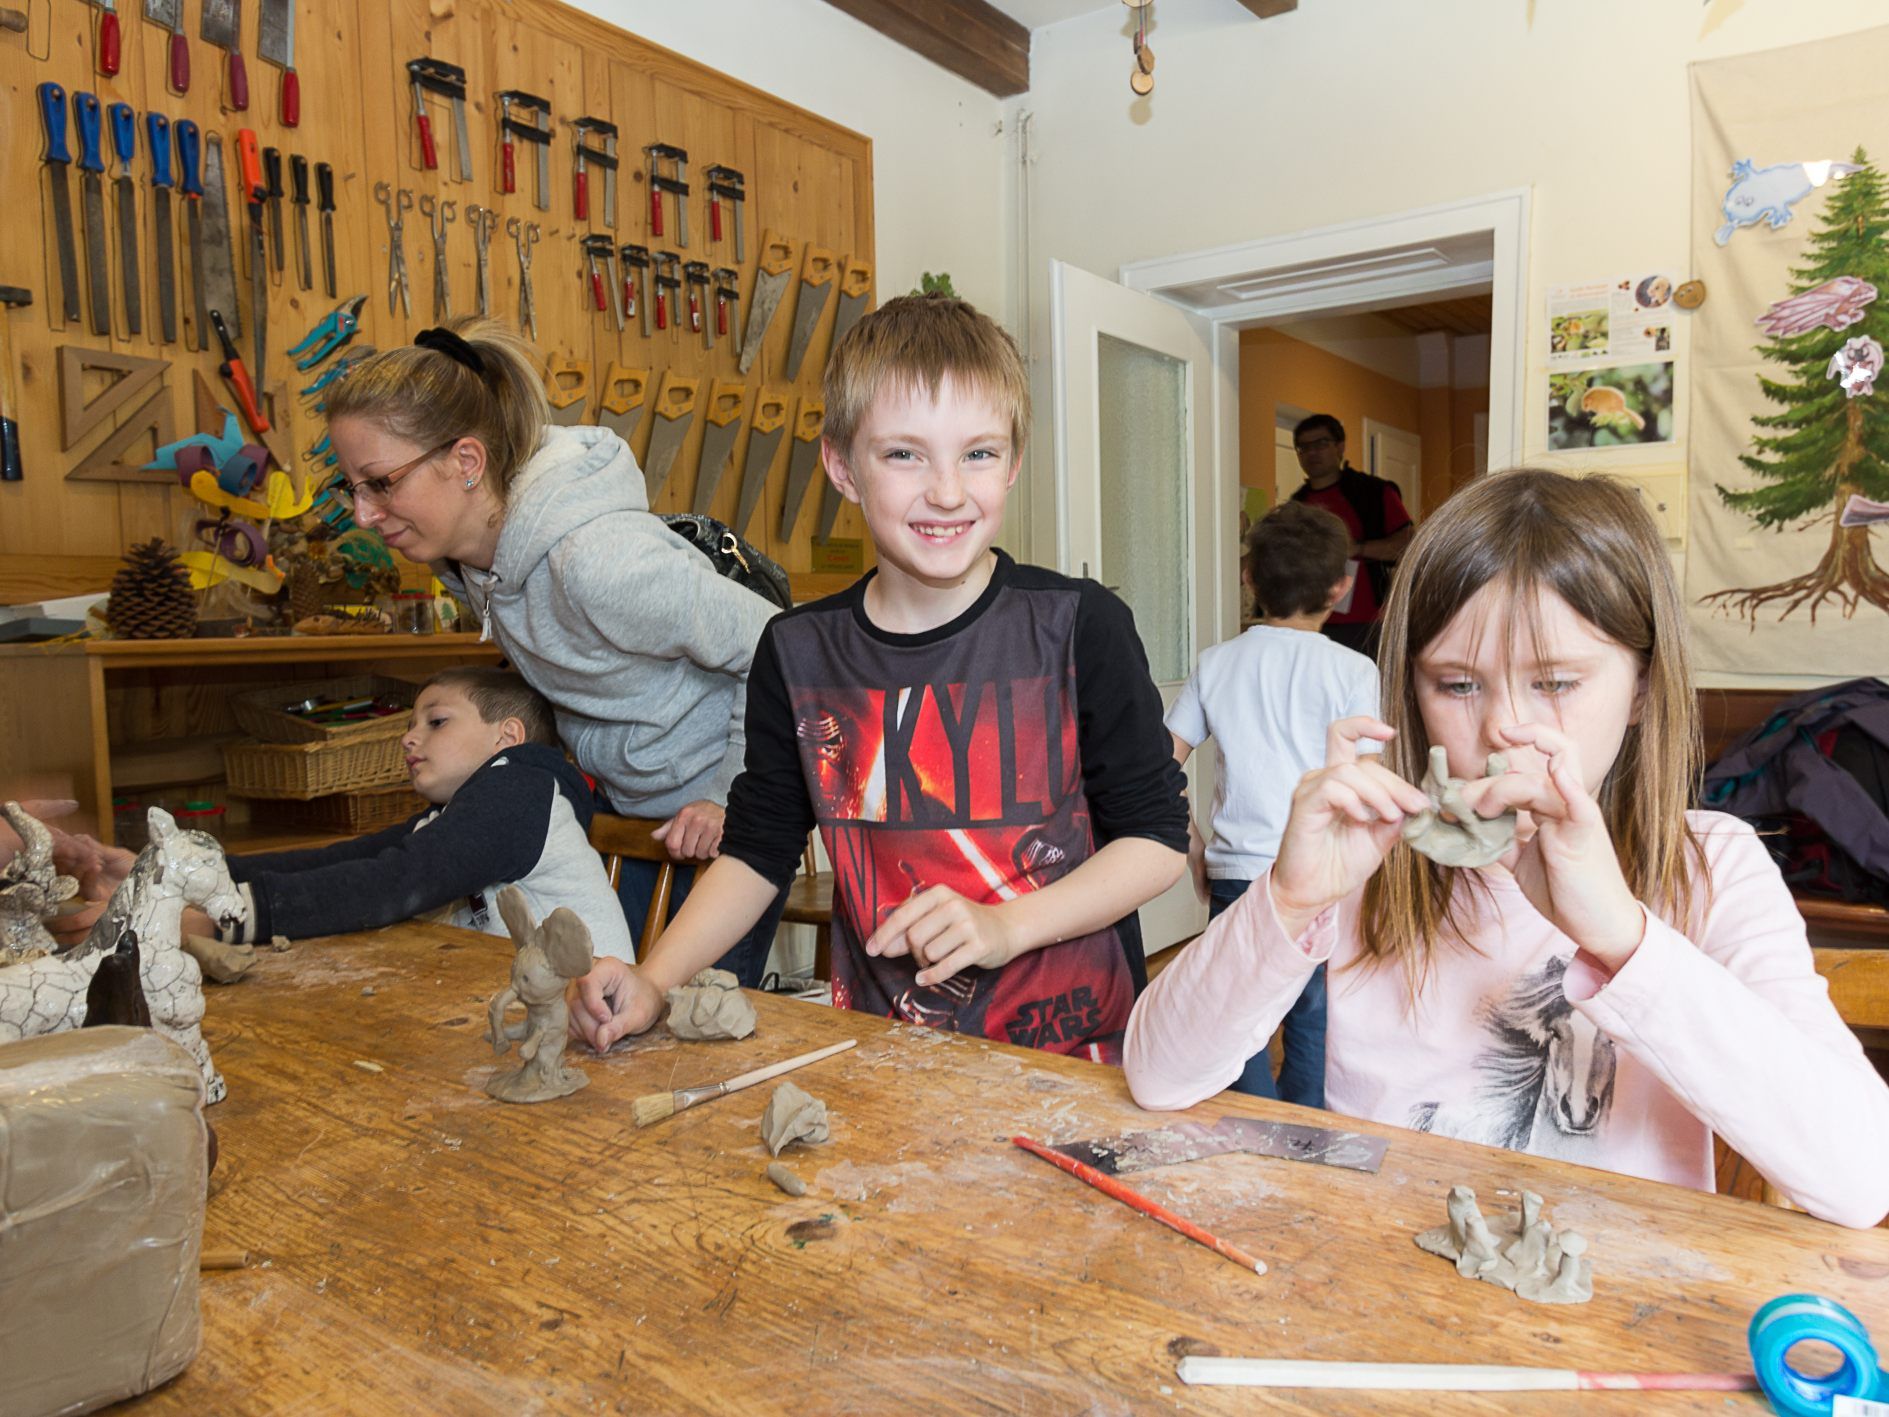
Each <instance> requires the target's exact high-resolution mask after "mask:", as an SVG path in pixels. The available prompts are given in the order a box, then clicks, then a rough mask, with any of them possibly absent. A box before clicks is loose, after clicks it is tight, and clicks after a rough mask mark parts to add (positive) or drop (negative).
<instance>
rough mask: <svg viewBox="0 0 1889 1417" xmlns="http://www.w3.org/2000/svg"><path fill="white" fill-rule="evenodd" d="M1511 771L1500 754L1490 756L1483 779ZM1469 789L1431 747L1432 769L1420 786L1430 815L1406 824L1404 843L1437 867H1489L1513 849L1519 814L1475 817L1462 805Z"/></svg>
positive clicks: (1442, 752) (1445, 753) (1445, 756)
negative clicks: (1425, 795) (1426, 800)
mask: <svg viewBox="0 0 1889 1417" xmlns="http://www.w3.org/2000/svg"><path fill="white" fill-rule="evenodd" d="M1508 770H1509V763H1508V759H1507V758H1505V757H1503V756H1502V755H1501V754H1500V753H1491V754H1489V762H1488V766H1487V769H1486V771H1485V773H1484V775H1485V776H1487V777H1497V776H1500V775H1501V774H1502V773H1505V772H1507V771H1508ZM1468 785H1469V779H1468V778H1462V777H1451V776H1450V755H1449V752H1448V751H1447V750H1446V749H1444V748H1442V747H1440V746H1438V747H1432V748H1431V749H1430V770H1429V771H1428V772H1426V773H1425V774H1424V775H1423V781H1422V782H1420V783H1418V784H1417V786H1419V787H1421V788H1422V789H1423V791H1424V792H1425V793H1426V794H1428V796H1429V798H1430V810H1428V811H1425V812H1419V813H1417V815H1416V816H1414V817H1412V818H1411V819H1410V820H1409V821H1407V822H1405V823H1404V840H1405V841H1407V842H1409V843H1410V849H1411V850H1412V851H1416V852H1420V853H1421V854H1422V855H1425V856H1427V857H1429V858H1430V859H1431V860H1432V861H1434V862H1436V863H1437V865H1439V866H1487V865H1489V864H1490V863H1491V862H1492V861H1495V860H1496V859H1498V858H1499V857H1500V856H1501V855H1502V853H1503V852H1505V851H1507V850H1508V849H1509V847H1510V845H1512V844H1513V843H1514V841H1515V813H1513V812H1504V813H1503V814H1502V815H1501V816H1499V817H1480V816H1477V815H1476V813H1475V811H1474V810H1472V809H1471V808H1470V807H1469V806H1467V805H1466V804H1465V803H1464V801H1463V789H1464V788H1465V787H1467V786H1468Z"/></svg>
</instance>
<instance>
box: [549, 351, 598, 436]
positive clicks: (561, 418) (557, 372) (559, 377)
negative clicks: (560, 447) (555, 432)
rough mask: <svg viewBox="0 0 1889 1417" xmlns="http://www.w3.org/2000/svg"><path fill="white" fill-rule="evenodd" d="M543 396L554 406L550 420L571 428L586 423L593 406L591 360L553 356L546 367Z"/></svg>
mask: <svg viewBox="0 0 1889 1417" xmlns="http://www.w3.org/2000/svg"><path fill="white" fill-rule="evenodd" d="M544 396H545V398H546V399H547V400H548V401H549V402H550V404H551V421H552V422H553V423H558V424H562V425H563V426H564V427H566V428H569V427H572V426H574V425H576V424H579V423H582V422H583V421H584V410H585V409H586V408H587V407H589V404H590V361H589V360H587V359H567V358H565V357H564V355H563V354H561V353H554V354H552V355H551V356H550V357H549V358H548V359H547V360H546V361H545V367H544Z"/></svg>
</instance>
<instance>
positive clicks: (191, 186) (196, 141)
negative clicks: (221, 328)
mask: <svg viewBox="0 0 1889 1417" xmlns="http://www.w3.org/2000/svg"><path fill="white" fill-rule="evenodd" d="M172 132H174V133H175V134H176V136H177V190H178V191H180V192H182V193H183V194H184V224H185V226H186V227H187V228H188V229H189V232H190V279H191V281H192V282H193V283H194V284H195V286H196V289H195V290H193V291H192V292H191V295H192V297H193V308H194V309H195V311H196V324H195V327H194V328H195V330H196V346H195V347H196V348H198V349H207V348H208V347H209V341H210V302H209V299H208V290H209V287H208V286H206V285H205V284H204V274H203V134H202V132H201V131H199V129H198V128H197V125H196V124H195V123H193V122H191V121H190V120H189V119H188V118H179V119H178V120H177V122H176V123H175V124H173V125H172Z"/></svg>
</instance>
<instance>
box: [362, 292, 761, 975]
mask: <svg viewBox="0 0 1889 1417" xmlns="http://www.w3.org/2000/svg"><path fill="white" fill-rule="evenodd" d="M328 427H329V433H330V436H331V438H332V440H333V447H334V450H335V453H336V455H337V458H338V460H339V464H340V469H341V475H342V476H343V477H344V478H345V479H346V480H347V483H348V486H349V488H350V490H351V491H352V492H353V494H354V505H355V510H354V518H355V520H356V521H357V522H358V523H360V525H362V526H364V527H369V528H371V529H373V530H375V531H377V532H379V533H380V535H381V538H382V539H383V540H384V541H385V542H386V543H387V545H388V546H390V547H392V548H393V549H394V550H396V551H398V552H399V553H400V554H401V555H403V556H405V557H406V558H407V559H408V560H410V561H423V562H429V563H431V564H432V566H433V568H434V570H435V572H436V573H437V574H438V575H439V576H440V579H441V580H443V581H444V582H445V583H446V584H447V586H448V587H449V588H450V589H452V590H453V591H454V593H455V594H458V595H460V596H461V598H462V599H464V600H466V601H467V602H468V603H469V604H471V606H472V607H473V609H474V610H475V611H477V612H478V614H479V616H480V618H481V620H482V621H483V622H484V630H483V632H482V633H483V635H484V636H485V637H486V638H488V639H493V640H496V641H497V642H498V644H499V646H500V647H501V648H502V649H503V650H504V651H505V655H506V657H507V658H508V659H509V660H510V661H511V662H512V664H513V665H514V666H515V667H516V668H517V669H518V670H519V672H520V673H522V674H523V675H524V676H525V678H526V680H527V681H529V682H530V684H531V685H532V687H533V688H535V689H537V690H538V692H540V693H541V694H543V695H544V696H545V697H546V698H547V699H549V700H550V701H551V703H552V705H553V707H554V708H555V709H556V711H557V723H558V731H559V734H560V736H561V737H562V738H563V740H564V744H565V746H566V747H567V748H569V749H570V752H571V754H572V756H573V757H575V758H576V760H577V765H578V766H579V767H580V768H582V769H583V770H584V771H585V772H587V773H589V774H590V775H591V776H592V777H594V778H595V779H596V780H597V783H598V787H599V790H600V791H601V792H602V794H603V796H604V798H605V799H606V801H607V802H608V804H609V806H610V809H611V810H612V811H615V812H618V813H621V814H622V815H624V816H631V817H656V818H661V819H663V821H664V825H663V827H662V829H661V831H660V832H659V833H658V835H659V836H660V837H661V839H662V841H663V843H664V845H665V846H667V847H668V849H669V851H670V853H671V854H672V855H673V856H674V857H676V858H677V859H678V860H704V859H707V858H709V857H712V856H714V855H715V854H716V851H717V849H718V846H719V843H720V841H721V828H722V812H723V806H724V804H725V803H726V802H727V800H728V786H729V784H730V783H731V782H732V781H733V780H734V778H735V775H736V774H737V773H738V772H739V771H740V770H741V765H742V759H743V756H744V753H745V750H746V736H745V733H744V731H743V718H744V715H745V711H746V704H747V678H748V669H749V666H750V664H751V663H752V661H753V657H754V648H755V644H756V642H757V641H758V640H759V639H760V635H761V627H762V626H763V625H764V624H766V623H767V620H768V618H769V617H770V616H771V615H773V613H774V607H773V606H772V605H770V604H769V603H768V602H767V601H765V600H763V599H762V598H761V597H760V596H758V595H756V594H755V593H754V592H753V591H750V590H748V589H746V588H744V587H742V586H740V585H737V584H736V583H735V582H733V581H731V580H726V579H724V578H723V577H721V576H719V575H717V574H716V573H715V570H714V568H713V567H712V566H711V564H710V563H709V561H708V559H707V558H706V557H704V556H703V555H702V554H701V552H699V551H698V550H696V549H695V548H694V547H692V546H690V545H689V544H688V543H686V542H684V541H683V540H682V539H681V538H680V537H678V536H676V535H675V534H674V533H673V532H671V531H670V530H669V529H668V528H667V527H666V526H665V525H664V524H663V522H662V520H661V519H660V518H659V517H657V516H655V515H653V514H652V513H651V512H650V510H649V501H648V497H647V495H646V493H645V490H644V481H643V473H642V470H641V469H640V468H638V467H637V465H636V460H635V458H634V457H632V456H631V454H630V450H629V447H628V445H626V444H625V443H624V442H623V440H622V439H621V438H619V437H618V436H617V435H616V434H615V433H613V432H610V431H609V430H608V429H604V428H588V427H583V428H563V427H558V426H556V425H554V424H552V423H551V422H550V410H549V407H548V405H547V404H546V402H545V394H544V385H543V382H542V381H541V380H540V379H539V377H538V373H537V369H536V367H535V365H534V363H533V361H532V358H531V355H530V353H529V352H528V350H527V348H526V346H525V345H524V344H523V343H522V342H521V341H520V340H519V339H518V338H517V337H516V336H514V335H512V334H511V333H510V332H509V331H507V330H506V329H504V328H503V327H502V326H500V325H499V324H498V323H497V322H496V321H492V320H472V319H462V320H454V321H451V322H450V323H449V324H447V325H446V326H444V327H441V328H436V329H430V330H424V331H422V332H421V333H420V335H419V336H418V337H417V338H416V340H415V341H414V343H413V344H411V345H408V346H406V347H405V348H401V349H390V350H386V351H383V352H382V353H380V354H378V355H375V356H374V357H373V358H371V359H368V360H367V361H365V362H364V363H363V364H361V365H360V366H359V367H358V368H356V369H354V370H353V371H351V372H350V373H349V374H348V376H347V377H346V378H345V379H343V380H341V381H340V382H339V383H338V384H336V385H335V386H334V389H333V390H332V391H331V392H330V393H329V395H328ZM690 874H691V873H690V872H688V871H686V870H685V871H679V872H678V873H677V877H678V879H677V882H676V886H675V891H674V897H673V899H674V902H675V904H676V905H678V906H679V905H680V904H681V902H682V899H683V897H684V896H685V895H686V893H687V889H688V885H689V876H690ZM655 876H656V867H655V864H654V863H653V862H637V861H625V862H624V863H623V887H622V892H621V896H622V900H623V905H624V910H625V913H626V914H627V915H628V917H629V919H630V921H631V922H632V923H633V924H635V925H636V926H638V927H639V928H640V926H641V923H642V921H643V918H644V916H645V915H646V914H647V911H648V904H649V897H650V895H651V894H652V893H653V891H654V887H655ZM780 908H781V905H780V902H778V901H777V902H776V904H775V906H774V908H773V910H772V911H770V912H769V913H768V915H766V916H764V917H763V918H762V919H761V921H760V922H759V924H758V925H757V926H756V927H755V930H754V932H753V933H752V934H751V935H750V936H749V937H748V938H747V940H745V941H744V942H743V943H742V944H741V945H738V946H737V947H736V948H735V950H734V951H732V952H731V953H730V955H729V956H728V958H726V959H724V960H723V961H722V964H723V966H724V967H725V968H728V969H732V970H734V971H735V972H736V974H738V975H739V976H740V978H741V982H742V983H743V984H744V985H749V986H753V985H755V984H757V983H759V981H760V977H761V969H762V966H763V965H764V964H765V962H766V958H767V949H768V944H769V942H770V941H771V940H772V938H773V934H774V926H775V924H776V922H777V920H778V918H779V914H780Z"/></svg>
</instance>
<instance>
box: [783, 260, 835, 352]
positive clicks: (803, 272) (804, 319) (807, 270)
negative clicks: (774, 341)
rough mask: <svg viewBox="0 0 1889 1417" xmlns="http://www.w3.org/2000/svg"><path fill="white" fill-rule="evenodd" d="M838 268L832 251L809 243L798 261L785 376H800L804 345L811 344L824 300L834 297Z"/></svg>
mask: <svg viewBox="0 0 1889 1417" xmlns="http://www.w3.org/2000/svg"><path fill="white" fill-rule="evenodd" d="M838 271H839V261H838V260H837V259H836V258H835V257H834V255H833V253H832V252H831V251H828V250H826V249H825V248H823V247H820V246H809V247H808V248H807V256H806V259H805V260H804V261H802V262H801V264H800V300H799V302H798V303H797V304H795V306H794V333H793V337H792V338H791V339H789V340H788V341H787V377H788V378H789V379H798V378H799V377H800V364H801V361H802V360H804V359H805V358H806V357H807V346H808V345H810V344H812V343H813V332H814V331H815V330H816V329H818V328H819V327H820V317H821V316H822V315H824V314H825V313H826V303H827V301H828V300H830V299H831V298H832V296H833V278H834V276H835V274H837V272H838Z"/></svg>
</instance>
